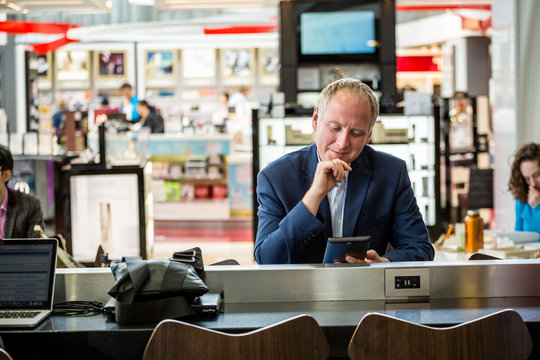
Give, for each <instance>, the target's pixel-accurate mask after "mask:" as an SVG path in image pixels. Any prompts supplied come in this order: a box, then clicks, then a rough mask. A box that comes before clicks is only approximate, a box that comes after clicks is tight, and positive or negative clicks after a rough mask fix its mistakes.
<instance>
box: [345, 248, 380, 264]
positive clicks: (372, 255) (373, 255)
mask: <svg viewBox="0 0 540 360" xmlns="http://www.w3.org/2000/svg"><path fill="white" fill-rule="evenodd" d="M345 260H347V262H348V263H363V262H366V263H375V262H390V260H388V259H387V258H384V257H381V256H379V254H377V252H376V251H375V250H368V251H367V253H366V258H365V259H359V258H355V257H354V256H347V258H345Z"/></svg>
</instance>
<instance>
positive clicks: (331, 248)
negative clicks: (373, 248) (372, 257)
mask: <svg viewBox="0 0 540 360" xmlns="http://www.w3.org/2000/svg"><path fill="white" fill-rule="evenodd" d="M370 239H371V237H370V236H353V237H340V238H328V243H327V244H326V251H325V252H324V258H323V263H324V264H333V263H336V262H346V261H345V257H346V256H354V257H356V258H359V259H364V258H365V257H366V252H367V251H368V249H369V240H370Z"/></svg>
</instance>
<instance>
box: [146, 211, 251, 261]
mask: <svg viewBox="0 0 540 360" xmlns="http://www.w3.org/2000/svg"><path fill="white" fill-rule="evenodd" d="M196 246H198V247H200V248H201V250H202V253H203V259H204V263H205V264H207V265H208V264H212V263H214V262H218V261H221V260H225V259H235V260H236V261H238V262H239V263H240V264H242V265H250V264H254V263H255V261H254V259H253V229H252V222H251V220H234V221H185V222H184V221H182V222H178V221H156V222H155V223H154V253H153V258H169V257H170V256H171V255H172V253H173V252H175V251H182V250H186V249H189V248H192V247H196Z"/></svg>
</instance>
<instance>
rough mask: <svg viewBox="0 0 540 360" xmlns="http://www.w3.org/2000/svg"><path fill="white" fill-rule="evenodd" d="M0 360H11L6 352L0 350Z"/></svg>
mask: <svg viewBox="0 0 540 360" xmlns="http://www.w3.org/2000/svg"><path fill="white" fill-rule="evenodd" d="M0 360H13V358H12V357H11V356H9V354H8V353H7V351H6V350H4V349H2V348H0Z"/></svg>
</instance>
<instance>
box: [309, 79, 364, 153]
mask: <svg viewBox="0 0 540 360" xmlns="http://www.w3.org/2000/svg"><path fill="white" fill-rule="evenodd" d="M318 111H319V110H318V108H315V112H314V113H313V119H312V126H313V130H314V131H315V143H316V144H317V151H318V152H319V156H320V157H321V160H334V159H337V158H339V159H341V160H343V161H345V162H346V163H351V162H352V161H354V160H355V159H356V158H357V157H358V155H360V153H361V152H362V150H363V149H364V146H365V145H366V144H367V143H369V140H370V138H371V129H370V122H371V108H370V106H369V101H368V99H367V98H365V97H364V98H362V99H361V100H360V101H357V100H356V99H355V97H353V96H352V95H351V94H350V92H349V91H348V90H346V89H344V90H340V91H338V92H337V93H336V94H335V95H334V97H332V98H331V99H330V101H328V103H327V104H326V108H325V110H324V113H323V116H322V118H319V114H318Z"/></svg>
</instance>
